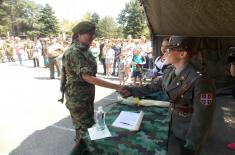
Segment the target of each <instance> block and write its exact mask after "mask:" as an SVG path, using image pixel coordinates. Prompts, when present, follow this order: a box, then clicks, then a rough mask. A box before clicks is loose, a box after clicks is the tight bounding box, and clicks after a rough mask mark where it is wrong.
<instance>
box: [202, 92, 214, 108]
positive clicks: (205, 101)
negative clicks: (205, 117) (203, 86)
mask: <svg viewBox="0 0 235 155" xmlns="http://www.w3.org/2000/svg"><path fill="white" fill-rule="evenodd" d="M200 102H201V104H202V105H205V106H208V105H211V104H212V102H213V95H212V93H204V94H201V96H200Z"/></svg>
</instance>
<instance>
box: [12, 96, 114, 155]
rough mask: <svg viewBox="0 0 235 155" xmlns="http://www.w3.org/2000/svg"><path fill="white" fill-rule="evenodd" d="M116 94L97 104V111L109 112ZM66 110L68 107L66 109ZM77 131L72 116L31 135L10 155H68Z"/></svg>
mask: <svg viewBox="0 0 235 155" xmlns="http://www.w3.org/2000/svg"><path fill="white" fill-rule="evenodd" d="M115 100H116V93H115V92H114V93H112V94H110V95H108V96H106V97H104V98H102V99H101V100H99V101H97V102H95V109H97V107H98V106H100V105H102V106H104V110H105V111H108V110H110V108H111V107H112V106H113V105H114V104H115V103H114V101H115ZM65 108H66V107H65ZM74 138H75V130H74V127H73V125H72V121H71V118H70V116H68V117H66V118H64V119H62V120H60V121H59V122H57V123H55V124H53V125H50V126H48V127H46V128H45V129H43V130H37V131H35V132H34V133H32V134H31V135H29V136H28V137H27V138H26V139H25V140H24V141H23V142H22V143H21V144H20V145H19V146H18V147H17V148H15V149H14V150H12V151H11V152H10V155H67V154H69V153H70V152H71V151H72V148H73V146H74V144H75V143H74Z"/></svg>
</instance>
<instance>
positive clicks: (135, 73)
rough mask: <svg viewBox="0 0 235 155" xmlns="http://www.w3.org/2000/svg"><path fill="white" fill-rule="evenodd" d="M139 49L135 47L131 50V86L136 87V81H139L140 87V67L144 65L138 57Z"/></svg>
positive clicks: (139, 56) (140, 57)
mask: <svg viewBox="0 0 235 155" xmlns="http://www.w3.org/2000/svg"><path fill="white" fill-rule="evenodd" d="M140 52H141V48H139V47H136V48H134V50H133V59H132V77H133V84H134V86H136V80H137V78H138V79H139V86H141V85H142V65H143V64H144V61H143V58H142V56H141V55H140Z"/></svg>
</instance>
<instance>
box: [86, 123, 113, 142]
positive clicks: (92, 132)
mask: <svg viewBox="0 0 235 155" xmlns="http://www.w3.org/2000/svg"><path fill="white" fill-rule="evenodd" d="M88 133H89V136H90V139H91V140H96V139H102V138H106V137H111V136H112V135H111V133H110V132H109V129H108V127H107V126H105V129H104V130H100V131H98V130H96V126H93V127H91V128H88Z"/></svg>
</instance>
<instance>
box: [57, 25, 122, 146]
mask: <svg viewBox="0 0 235 155" xmlns="http://www.w3.org/2000/svg"><path fill="white" fill-rule="evenodd" d="M72 31H73V40H72V44H71V46H70V47H69V48H68V49H67V50H66V51H65V53H64V55H63V57H62V64H63V65H62V75H61V91H62V92H65V98H66V107H67V108H68V109H69V111H70V114H71V117H72V121H73V125H74V127H75V129H76V139H75V141H76V142H79V141H80V140H81V138H82V137H84V136H85V133H86V132H87V128H89V127H91V126H92V125H93V124H94V97H95V85H99V86H103V87H107V88H111V89H116V90H118V89H120V86H119V85H117V84H112V83H109V82H106V81H103V80H100V79H98V78H96V72H97V64H96V61H95V58H94V57H93V56H92V54H91V52H90V50H89V47H90V45H91V43H92V41H93V39H94V36H95V25H94V24H92V23H90V22H86V21H84V22H80V23H79V24H77V25H76V26H75V27H74V28H73V29H72Z"/></svg>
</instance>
